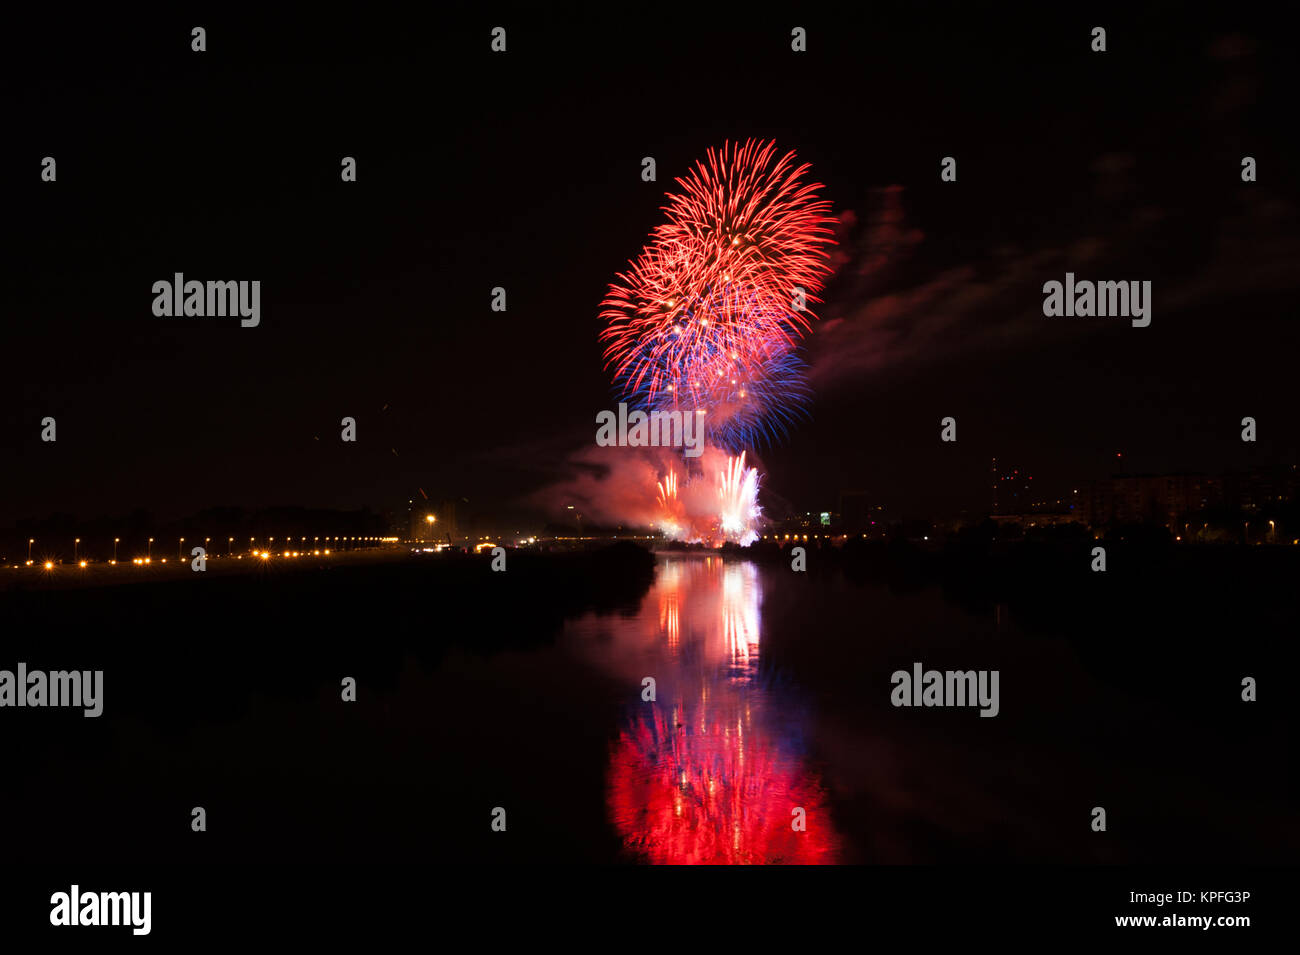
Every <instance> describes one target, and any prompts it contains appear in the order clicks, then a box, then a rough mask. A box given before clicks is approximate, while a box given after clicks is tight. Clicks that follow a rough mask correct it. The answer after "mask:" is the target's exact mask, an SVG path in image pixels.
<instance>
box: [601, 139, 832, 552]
mask: <svg viewBox="0 0 1300 955" xmlns="http://www.w3.org/2000/svg"><path fill="white" fill-rule="evenodd" d="M807 168H808V167H807V166H806V165H803V166H796V165H795V157H794V153H793V152H790V153H786V154H785V155H783V156H780V157H778V155H777V152H776V144H775V143H758V142H755V141H753V140H751V141H749V142H746V143H745V144H744V145H743V146H742V145H740V144H738V143H727V144H726V145H724V146H723V148H722V149H720V150H714V149H710V150H708V153H707V156H706V159H705V161H703V162H700V163H697V164H696V167H695V169H694V170H692V171H691V172H690V173H689V174H688V175H687V176H685V177H683V178H679V179H678V180H677V183H678V185H679V186H680V187H681V189H682V190H683V191H682V192H679V193H675V194H671V193H670V194H669V195H668V197H667V205H665V206H664V207H663V211H664V212H665V214H666V216H667V221H666V222H664V223H663V224H661V225H659V226H658V227H657V228H656V229H655V230H654V231H653V232H652V233H651V235H650V239H649V241H648V242H647V244H646V246H645V248H644V249H643V250H642V252H641V254H640V255H639V256H638V258H637V260H636V261H635V262H633V263H631V265H630V266H629V268H628V270H627V271H626V272H623V273H620V274H619V276H618V281H617V282H616V283H614V284H612V285H611V286H610V287H609V291H608V293H607V294H606V296H605V299H604V300H603V301H602V302H601V307H602V311H601V318H602V319H604V320H605V323H606V325H605V329H604V331H603V332H602V333H601V340H602V341H604V342H605V361H606V367H607V368H609V369H610V370H611V371H612V372H613V376H614V381H615V384H616V385H617V386H618V388H619V390H620V392H621V393H622V397H623V398H624V399H625V400H627V401H628V402H629V403H631V404H633V405H634V406H636V407H638V408H640V409H642V410H646V411H675V410H676V411H685V412H687V413H689V412H691V411H703V412H704V413H705V414H704V437H705V440H706V443H707V444H708V445H709V446H711V447H715V448H720V449H723V450H725V451H727V452H730V453H731V454H733V455H735V454H739V455H740V457H739V458H731V459H729V460H728V461H727V463H726V465H725V466H724V468H722V469H721V470H720V471H719V472H717V476H718V477H719V478H720V480H721V481H722V483H723V485H724V488H725V490H724V493H723V498H724V505H725V509H724V512H723V513H722V514H721V515H719V516H718V519H717V521H716V522H714V523H715V524H716V526H715V527H709V526H702V525H701V522H700V521H699V520H695V519H690V520H683V515H682V513H680V509H676V508H674V507H672V506H665V505H668V504H672V503H673V502H674V501H675V495H670V496H665V494H664V487H663V485H662V484H661V486H660V503H661V513H662V516H661V520H660V526H661V527H662V528H663V530H664V531H665V533H667V534H668V535H669V536H670V537H674V538H677V539H682V540H707V539H711V538H714V537H715V535H720V539H719V540H718V542H719V543H720V542H721V540H732V541H738V542H742V543H748V542H750V541H752V540H754V539H755V538H756V536H757V535H756V533H755V532H754V520H755V519H757V517H758V506H757V498H756V494H757V489H758V474H757V472H756V471H754V469H752V468H751V469H748V470H746V469H745V467H744V463H743V451H744V449H745V448H746V447H753V446H754V445H755V444H757V443H759V442H762V441H765V440H771V439H772V438H774V437H776V436H778V435H780V434H781V433H783V432H784V430H785V428H786V427H788V425H789V424H790V423H791V421H793V420H794V419H795V418H797V417H798V416H799V415H800V413H801V412H802V407H803V404H804V402H805V401H806V399H807V396H808V391H807V387H806V385H805V383H804V381H805V379H804V365H803V361H802V359H801V358H800V356H799V352H798V341H799V339H800V338H801V337H802V336H803V335H804V334H805V333H806V332H807V331H808V330H809V328H810V325H811V320H812V319H813V318H815V317H816V316H814V315H813V314H812V312H811V311H810V309H809V307H808V306H809V305H810V304H811V303H815V302H817V301H819V299H818V298H817V292H819V291H820V290H821V288H822V283H823V280H824V279H825V276H826V275H827V274H828V273H829V271H830V268H829V266H828V264H827V259H828V246H830V245H831V244H832V243H833V241H834V240H833V239H832V238H831V226H832V224H833V223H834V222H835V220H834V218H832V217H831V216H830V215H829V212H830V204H829V203H828V202H826V201H824V200H820V199H818V198H817V190H818V189H819V188H820V186H819V185H818V184H815V183H806V182H804V181H803V176H804V173H805V172H806V171H807ZM698 480H705V481H709V482H711V481H712V480H713V478H712V476H710V477H708V478H701V477H698V476H686V478H685V481H684V487H685V485H689V484H691V483H693V482H694V481H698ZM673 481H674V482H675V481H676V478H675V477H674V478H673ZM746 494H748V495H749V496H750V499H749V500H742V498H743V497H744V495H746ZM706 523H707V522H706Z"/></svg>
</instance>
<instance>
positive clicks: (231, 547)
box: [226, 537, 235, 557]
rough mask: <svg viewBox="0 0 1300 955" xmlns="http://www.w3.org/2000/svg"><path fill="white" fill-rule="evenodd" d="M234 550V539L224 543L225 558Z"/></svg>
mask: <svg viewBox="0 0 1300 955" xmlns="http://www.w3.org/2000/svg"><path fill="white" fill-rule="evenodd" d="M234 550H235V539H234V538H233V537H232V538H230V539H229V540H227V541H226V556H227V557H229V556H230V555H231V554H232V553H234Z"/></svg>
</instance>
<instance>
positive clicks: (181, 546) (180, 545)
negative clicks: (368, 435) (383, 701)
mask: <svg viewBox="0 0 1300 955" xmlns="http://www.w3.org/2000/svg"><path fill="white" fill-rule="evenodd" d="M429 522H430V523H432V522H433V520H432V518H430V520H429ZM284 539H285V540H286V541H292V540H293V536H292V535H290V536H288V537H286V538H284ZM320 539H321V538H320V537H319V536H317V537H313V538H312V540H313V541H316V542H318V543H319V541H320ZM301 540H303V541H304V542H305V541H306V540H307V538H306V537H305V536H304V537H302V538H301ZM331 540H332V541H335V542H339V541H342V542H344V543H347V542H356V541H361V542H364V543H379V542H383V541H385V540H389V538H384V537H343V536H333V537H331V536H327V537H326V538H325V541H326V542H327V543H328V542H329V541H331ZM153 541H154V539H153V538H152V537H150V538H149V546H148V548H147V550H146V555H147V556H148V557H149V558H150V559H151V560H152V559H153ZM256 541H257V538H256V537H250V538H249V539H248V543H249V545H250V547H251V545H252V544H254V543H255V542H256ZM269 541H270V543H272V544H274V543H275V538H274V537H271V538H269ZM121 542H122V538H120V537H114V538H113V563H117V545H118V544H120V543H121ZM35 543H36V538H35V537H29V538H27V563H29V564H30V563H31V562H32V545H33V544H35ZM234 548H235V539H234V538H233V537H227V538H226V556H227V557H229V556H230V555H231V554H233V553H234ZM203 549H204V550H205V551H208V550H211V549H212V538H211V537H205V538H203ZM184 550H185V538H184V537H179V538H177V541H176V559H177V560H181V559H183V552H184ZM80 552H81V538H80V537H75V538H73V540H72V559H73V561H76V560H77V559H78V557H79V556H80Z"/></svg>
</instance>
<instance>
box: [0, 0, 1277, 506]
mask: <svg viewBox="0 0 1300 955" xmlns="http://www.w3.org/2000/svg"><path fill="white" fill-rule="evenodd" d="M1009 19H1010V17H1009V16H1008V20H1009ZM1094 20H1095V21H1096V22H1094ZM196 25H201V26H204V27H205V28H206V29H207V34H208V51H207V52H206V53H194V52H191V50H190V29H191V27H193V26H196ZM496 25H502V26H505V27H506V28H507V30H508V44H509V46H508V52H507V53H506V54H504V55H499V54H493V53H492V52H491V51H490V49H489V42H490V30H491V28H492V27H493V26H496ZM1097 25H1100V26H1104V27H1106V28H1107V31H1108V51H1107V52H1105V53H1102V54H1097V53H1093V52H1091V51H1090V49H1089V42H1090V36H1089V33H1090V30H1091V28H1092V27H1093V26H1097ZM793 26H804V27H806V28H807V30H808V36H809V40H808V52H807V53H802V54H796V53H792V52H791V51H790V29H791V27H793ZM3 52H4V56H3V57H2V59H3V60H4V61H5V63H4V67H3V71H4V89H5V91H6V92H5V100H6V106H7V108H6V116H5V120H4V123H5V137H4V141H5V147H4V149H3V168H2V169H0V173H2V177H0V181H3V199H4V209H5V212H4V219H5V227H6V228H5V231H6V232H7V233H8V238H9V242H8V243H7V245H8V247H9V251H8V254H7V259H8V265H9V266H10V268H8V269H6V273H7V274H6V279H5V283H4V289H3V293H0V294H2V295H3V298H4V304H5V308H4V312H5V321H4V324H3V331H0V354H3V357H4V364H3V376H0V462H2V470H3V474H4V480H3V487H4V493H3V494H2V495H0V527H3V526H8V525H10V524H12V523H13V522H15V521H19V520H22V519H35V518H41V517H43V516H45V515H47V514H49V513H51V512H55V511H61V512H69V513H72V514H76V515H81V516H86V517H98V516H104V515H112V514H119V513H125V512H127V511H129V510H130V509H132V508H135V507H144V508H147V509H149V510H150V511H152V512H154V513H156V514H158V515H162V516H181V515H185V514H189V513H193V512H195V511H198V510H200V509H202V508H206V507H211V506H214V505H237V506H244V507H264V506H270V505H283V504H295V505H303V506H310V507H328V508H359V507H370V508H372V509H374V510H377V511H378V510H383V509H387V508H395V507H397V506H399V505H402V506H404V504H405V501H406V500H407V499H408V498H410V497H415V496H418V492H417V488H422V489H423V490H424V491H425V492H426V493H427V494H428V495H429V497H430V498H431V499H434V500H439V499H444V498H450V497H466V498H469V499H470V500H471V502H472V509H473V510H474V511H475V512H477V513H479V514H482V515H492V516H498V515H499V516H501V517H503V518H504V517H505V516H507V515H508V516H510V517H512V518H514V517H518V518H519V519H535V520H538V521H540V520H543V519H545V518H546V517H548V516H553V514H554V513H555V511H554V508H555V507H558V506H561V505H562V503H563V492H562V487H563V483H564V481H565V480H566V478H567V476H568V475H569V474H570V473H571V471H572V468H573V465H572V460H573V456H574V455H575V454H580V453H581V452H582V451H583V450H584V449H589V448H590V447H591V445H592V443H593V439H594V431H595V415H596V413H597V412H598V411H600V410H601V409H604V408H612V407H613V406H614V403H615V401H616V400H617V399H616V398H615V397H614V396H613V394H612V393H611V391H610V385H609V378H608V376H607V374H606V373H605V371H604V370H603V368H602V359H601V349H600V345H599V343H598V341H597V335H598V333H599V330H600V324H599V322H598V319H597V311H598V308H597V306H598V303H599V301H600V299H601V297H602V294H603V293H604V290H605V288H606V286H607V284H608V283H609V282H610V280H611V279H612V278H613V276H614V273H615V272H616V271H618V270H619V269H620V268H622V267H623V266H624V265H625V264H626V262H627V260H628V259H630V258H632V257H633V256H635V255H636V253H637V252H638V251H639V249H640V248H641V245H642V243H643V241H644V239H645V236H646V234H647V233H648V232H649V231H650V229H651V228H653V227H654V226H655V225H656V224H657V223H658V221H659V219H660V213H659V212H658V207H659V205H660V204H661V198H662V194H663V192H664V191H665V190H666V189H667V188H669V187H670V186H671V180H672V177H674V176H676V175H681V174H684V173H685V172H686V171H687V169H688V167H689V166H690V165H691V164H692V163H693V162H694V161H695V160H696V159H697V158H700V157H702V156H703V154H704V151H705V149H706V148H707V147H709V146H719V145H721V144H722V143H723V142H724V141H725V140H728V139H733V140H734V139H742V140H743V139H746V138H750V137H758V138H765V139H775V140H776V141H777V143H778V144H779V146H780V147H782V148H783V149H785V148H789V149H794V150H796V151H797V153H798V155H799V158H800V160H802V161H806V162H809V163H811V164H812V177H813V178H814V179H815V180H816V181H819V182H822V183H824V184H825V189H824V195H825V197H826V198H828V199H830V200H831V202H832V204H833V208H834V210H835V212H836V213H837V214H838V215H840V216H841V217H842V219H843V229H842V233H841V236H840V245H839V249H838V253H837V264H838V272H837V274H836V276H835V278H834V279H832V281H831V282H830V283H829V285H828V287H827V289H826V291H825V292H824V294H823V296H822V297H823V299H824V300H825V304H824V305H823V306H822V307H821V308H820V310H819V313H820V316H821V321H820V323H819V327H818V328H817V329H816V331H815V332H814V333H813V335H812V336H810V338H809V339H808V340H807V349H808V350H807V356H808V359H809V362H810V366H811V380H812V384H813V388H814V392H815V397H814V400H813V402H812V404H811V407H810V414H811V417H810V420H808V421H806V422H805V423H804V424H802V425H801V426H798V427H796V428H795V429H793V430H792V432H791V433H790V435H789V436H788V438H787V439H786V440H785V441H784V442H783V443H781V444H779V445H778V446H776V447H771V448H764V449H761V450H760V458H761V461H762V464H763V466H764V469H765V471H766V477H765V484H764V487H765V492H764V494H765V500H771V501H773V502H776V501H784V502H789V504H790V505H791V506H794V507H797V508H799V509H804V508H810V509H811V508H817V509H828V508H834V507H836V506H837V501H838V496H839V494H840V492H841V491H844V490H848V489H865V490H867V491H869V492H870V493H872V494H875V495H878V496H879V499H880V502H881V503H882V504H884V505H887V506H889V507H890V508H891V509H892V510H893V512H894V513H896V514H899V515H925V516H939V515H944V514H952V513H956V512H957V511H959V510H961V509H975V510H978V509H980V508H986V507H987V505H988V492H987V485H988V480H987V471H988V466H989V457H990V456H991V455H994V454H996V455H997V456H998V457H999V459H1000V460H1002V461H1005V462H1008V463H1011V464H1013V465H1015V466H1019V467H1021V468H1024V469H1027V470H1028V471H1029V472H1030V473H1033V474H1034V475H1035V479H1036V481H1041V482H1042V483H1043V486H1044V489H1045V492H1046V493H1050V492H1052V491H1061V490H1068V489H1069V488H1070V487H1071V486H1072V485H1073V486H1077V483H1078V482H1080V481H1083V480H1087V479H1089V478H1097V477H1102V476H1105V475H1107V474H1109V473H1111V472H1112V471H1118V470H1123V471H1138V472H1161V471H1167V470H1194V471H1202V472H1209V473H1218V472H1220V471H1223V470H1225V469H1229V468H1238V467H1247V466H1252V465H1263V464H1291V463H1294V462H1295V461H1297V460H1300V454H1298V450H1300V449H1298V445H1300V441H1298V437H1300V431H1298V429H1297V427H1296V424H1295V418H1294V412H1295V407H1296V401H1295V398H1294V394H1295V383H1294V370H1295V361H1296V349H1295V346H1296V344H1297V340H1298V336H1297V332H1296V316H1295V308H1294V296H1295V294H1296V291H1297V287H1298V286H1300V270H1298V269H1297V267H1296V263H1297V261H1298V260H1300V229H1298V228H1297V219H1296V209H1297V204H1296V203H1297V196H1296V189H1295V181H1296V173H1297V162H1296V158H1295V156H1296V154H1295V149H1294V147H1295V134H1294V125H1295V124H1294V120H1293V116H1292V114H1293V112H1294V104H1293V97H1294V93H1295V89H1296V86H1295V83H1294V76H1293V74H1292V70H1293V67H1292V66H1291V64H1290V63H1289V62H1288V61H1289V60H1291V59H1292V58H1293V51H1292V50H1291V33H1290V32H1288V31H1285V30H1283V29H1282V28H1281V26H1280V25H1276V24H1274V25H1269V24H1268V23H1266V22H1262V21H1259V20H1256V21H1255V22H1253V23H1251V24H1249V25H1240V24H1236V23H1232V22H1208V21H1202V22H1198V23H1194V24H1189V23H1186V22H1184V21H1183V16H1182V14H1181V13H1179V12H1178V9H1177V8H1174V7H1169V8H1157V9H1156V10H1155V11H1154V12H1147V13H1128V14H1125V15H1119V14H1115V15H1111V14H1102V13H1099V12H1092V11H1085V12H1083V13H1080V14H1079V15H1078V16H1077V17H1074V18H1068V17H1064V18H1060V19H1047V18H1032V17H1031V18H1025V17H1017V18H1016V22H1015V23H1009V22H1001V21H1000V20H999V18H998V17H996V16H992V17H989V18H987V19H984V20H977V19H966V20H962V21H960V22H959V21H958V20H955V19H944V18H942V17H940V16H938V15H937V14H936V15H934V16H932V17H930V18H929V19H928V20H927V21H926V22H924V23H921V24H916V23H911V24H908V23H902V22H893V21H890V20H887V19H884V18H881V17H878V16H874V15H862V14H850V13H840V12H831V11H818V10H816V9H814V8H809V7H807V6H805V5H803V4H798V5H790V6H789V7H788V8H787V9H785V10H775V11H771V12H768V13H764V14H752V13H748V12H747V13H746V14H745V15H744V17H743V19H742V18H740V17H736V18H734V19H733V18H728V19H722V18H721V17H719V18H717V19H716V20H711V19H709V18H707V17H706V18H703V19H700V18H697V17H695V16H694V15H690V16H687V15H684V14H683V13H681V12H676V11H673V12H662V13H661V12H657V11H655V10H644V11H640V12H637V13H635V19H628V14H626V13H624V14H614V13H610V12H600V11H598V10H593V11H591V12H584V13H576V12H569V13H558V12H546V13H540V12H536V11H534V12H532V13H527V12H512V11H508V10H506V9H505V8H493V9H491V10H484V11H480V12H476V13H474V15H473V16H467V15H466V14H464V13H461V14H451V13H443V12H442V11H438V12H437V13H436V14H434V15H430V18H429V19H427V20H408V19H404V18H391V19H385V20H382V21H379V20H372V21H369V22H366V23H358V22H356V20H355V19H354V18H353V15H352V14H351V13H344V12H339V13H338V14H335V13H332V12H326V11H325V10H324V9H323V8H321V9H318V10H316V11H314V12H313V13H312V14H311V15H310V16H309V17H302V18H300V19H299V20H297V21H296V22H291V23H289V22H271V21H268V20H257V19H250V20H235V19H230V18H228V17H224V16H219V15H215V14H213V13H211V12H209V11H206V10H203V11H198V12H187V11H183V10H182V11H179V12H175V13H172V14H169V15H168V16H167V17H151V18H149V19H148V20H140V21H132V20H131V19H130V17H128V16H126V15H118V14H116V13H114V14H112V15H107V14H106V15H104V16H103V17H102V18H100V19H97V20H96V19H84V18H81V19H79V18H74V17H72V16H64V15H63V14H60V18H59V19H58V20H55V21H50V22H45V23H41V24H36V23H29V22H19V21H15V22H14V23H13V25H12V29H11V30H10V31H9V35H8V37H7V43H6V44H5V49H4V51H3ZM47 155H49V156H54V157H55V158H56V160H57V162H58V167H57V168H58V181H57V182H56V183H44V182H41V181H40V163H41V159H42V157H44V156H47ZM949 155H951V156H954V157H956V159H957V163H958V181H957V182H955V183H944V182H941V181H940V177H939V172H940V159H941V158H942V157H944V156H949ZM1247 155H1249V156H1253V157H1255V159H1256V160H1257V162H1258V170H1259V172H1258V177H1259V179H1258V181H1257V182H1254V183H1243V182H1242V181H1241V176H1240V162H1241V158H1242V157H1243V156H1247ZM343 156H354V157H356V159H357V167H358V181H357V182H356V183H343V182H341V181H340V177H339V171H340V160H341V158H342V157H343ZM643 156H653V157H655V159H656V162H657V166H658V173H659V181H658V182H656V183H645V182H642V181H641V177H640V172H641V158H642V157H643ZM1067 271H1073V272H1075V273H1076V274H1077V276H1078V277H1079V278H1090V279H1114V280H1121V279H1122V280H1131V279H1137V280H1150V281H1152V283H1153V286H1154V291H1153V313H1152V323H1151V325H1150V327H1148V328H1145V329H1139V328H1133V327H1130V325H1129V323H1128V321H1127V320H1120V319H1100V318H1094V319H1048V318H1045V317H1044V316H1043V314H1042V300H1043V296H1042V291H1041V289H1042V285H1043V283H1044V282H1046V281H1049V280H1052V279H1055V280H1058V281H1059V280H1062V279H1063V278H1064V275H1065V273H1066V272H1067ZM174 272H183V273H185V275H186V278H193V279H199V280H208V279H213V280H251V279H258V280H260V281H261V283H262V317H261V324H260V326H259V327H257V328H252V329H244V328H241V327H240V326H239V322H238V320H237V319H230V318H224V319H220V318H158V317H155V316H154V315H153V313H152V310H151V303H152V300H153V295H152V293H151V291H150V290H151V286H152V284H153V282H155V281H156V280H159V279H170V278H171V277H172V274H173V273H174ZM494 286H504V287H505V288H506V290H507V294H508V311H507V312H505V313H504V314H497V313H494V312H492V311H491V310H490V308H489V301H490V291H491V289H492V288H493V287H494ZM47 415H49V416H53V417H55V418H56V419H57V422H58V441H57V442H56V443H54V444H47V443H43V442H42V441H41V439H40V421H41V419H42V418H43V417H45V416H47ZM345 415H350V416H353V417H355V418H356V420H357V428H358V441H357V443H356V444H345V443H343V442H341V441H340V440H339V432H340V424H339V421H340V419H341V418H342V417H344V416H345ZM945 415H952V416H954V417H956V418H957V421H958V441H957V443H956V444H955V445H947V444H942V443H941V442H940V441H939V430H940V428H939V421H940V419H941V418H942V417H944V416H945ZM1245 415H1251V416H1253V417H1255V418H1256V419H1257V421H1258V422H1259V435H1260V437H1259V441H1258V443H1256V444H1254V445H1248V444H1243V442H1242V441H1241V440H1240V420H1241V418H1242V417H1243V416H1245ZM1117 451H1119V452H1123V455H1124V457H1123V459H1122V460H1123V463H1122V466H1120V465H1117V463H1116V461H1117V459H1116V457H1115V454H1116V452H1117ZM556 485H559V487H560V489H558V490H551V491H548V490H546V489H547V488H555V486H556Z"/></svg>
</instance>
